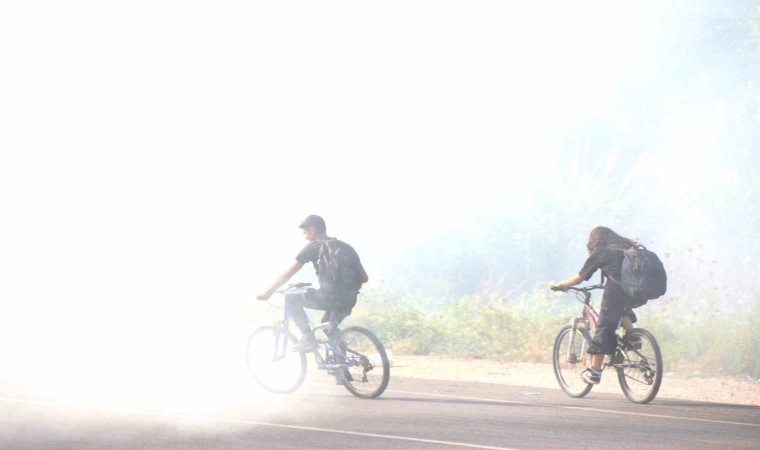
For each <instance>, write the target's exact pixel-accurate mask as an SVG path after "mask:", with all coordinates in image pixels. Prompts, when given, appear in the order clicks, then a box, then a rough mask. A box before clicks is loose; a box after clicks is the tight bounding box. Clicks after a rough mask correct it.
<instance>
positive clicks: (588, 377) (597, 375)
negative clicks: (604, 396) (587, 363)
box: [581, 367, 602, 384]
mask: <svg viewBox="0 0 760 450" xmlns="http://www.w3.org/2000/svg"><path fill="white" fill-rule="evenodd" d="M581 380H583V381H585V382H586V384H599V382H600V381H602V373H601V372H597V371H596V370H594V369H592V368H591V367H589V368H588V369H586V370H584V371H583V372H581Z"/></svg>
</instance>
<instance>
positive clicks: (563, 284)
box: [551, 274, 584, 291]
mask: <svg viewBox="0 0 760 450" xmlns="http://www.w3.org/2000/svg"><path fill="white" fill-rule="evenodd" d="M583 281H584V278H583V277H582V276H581V275H580V274H578V275H575V276H572V277H570V278H568V279H567V280H562V281H560V282H559V283H557V284H553V285H551V287H552V288H553V289H559V290H562V291H564V290H565V289H567V288H569V287H570V286H575V285H576V284H580V283H581V282H583Z"/></svg>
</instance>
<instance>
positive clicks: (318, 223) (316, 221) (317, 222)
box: [298, 214, 327, 232]
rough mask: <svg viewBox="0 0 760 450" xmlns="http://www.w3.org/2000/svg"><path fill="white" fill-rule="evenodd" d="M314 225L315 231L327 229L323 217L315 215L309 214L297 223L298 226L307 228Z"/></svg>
mask: <svg viewBox="0 0 760 450" xmlns="http://www.w3.org/2000/svg"><path fill="white" fill-rule="evenodd" d="M309 227H314V228H315V229H316V230H317V231H321V232H325V231H327V225H325V219H323V218H321V217H319V216H317V215H314V214H312V215H310V216H306V218H305V219H303V221H302V222H301V225H298V228H309Z"/></svg>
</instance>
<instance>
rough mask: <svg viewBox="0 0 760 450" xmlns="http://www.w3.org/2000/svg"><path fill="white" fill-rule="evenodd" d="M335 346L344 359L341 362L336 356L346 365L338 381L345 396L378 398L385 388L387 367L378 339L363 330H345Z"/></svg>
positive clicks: (386, 385) (358, 328)
mask: <svg viewBox="0 0 760 450" xmlns="http://www.w3.org/2000/svg"><path fill="white" fill-rule="evenodd" d="M335 342H336V344H335V348H336V350H337V351H339V352H341V353H343V354H344V355H345V358H343V357H341V356H340V355H339V354H337V353H336V357H337V358H338V359H340V360H341V363H345V365H346V367H345V369H343V370H342V371H341V372H339V377H340V378H341V381H342V382H343V385H344V386H345V387H346V389H347V390H348V392H350V393H352V394H353V395H355V396H357V397H360V398H376V397H378V396H379V395H380V394H382V393H383V392H384V391H385V388H387V387H388V381H389V380H390V376H391V365H390V362H389V361H388V355H387V354H386V352H385V347H383V344H382V343H381V342H380V339H378V338H377V337H376V336H375V335H374V334H372V332H370V331H369V330H367V329H366V328H362V327H348V328H346V329H344V330H343V331H341V332H340V334H339V335H338V337H337V338H336V340H335ZM339 370H340V369H339Z"/></svg>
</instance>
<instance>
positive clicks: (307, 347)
mask: <svg viewBox="0 0 760 450" xmlns="http://www.w3.org/2000/svg"><path fill="white" fill-rule="evenodd" d="M318 348H319V345H317V341H316V340H314V339H307V338H304V339H301V341H300V342H297V343H295V344H293V346H291V347H290V351H291V352H299V353H311V352H314V351H316V350H317V349H318Z"/></svg>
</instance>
